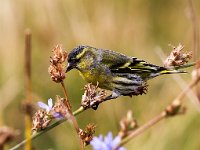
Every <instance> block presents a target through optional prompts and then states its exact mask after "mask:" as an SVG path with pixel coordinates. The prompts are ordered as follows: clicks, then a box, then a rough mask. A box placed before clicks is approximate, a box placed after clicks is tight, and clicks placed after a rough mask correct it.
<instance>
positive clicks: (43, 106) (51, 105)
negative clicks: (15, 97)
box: [38, 98, 53, 113]
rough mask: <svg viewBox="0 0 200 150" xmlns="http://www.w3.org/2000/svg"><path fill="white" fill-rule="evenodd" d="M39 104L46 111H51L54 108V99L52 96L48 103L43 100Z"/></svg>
mask: <svg viewBox="0 0 200 150" xmlns="http://www.w3.org/2000/svg"><path fill="white" fill-rule="evenodd" d="M38 106H39V107H40V108H43V109H45V110H46V112H47V113H48V112H50V110H51V109H52V108H53V100H52V99H51V98H49V99H48V105H47V104H45V103H43V102H38Z"/></svg>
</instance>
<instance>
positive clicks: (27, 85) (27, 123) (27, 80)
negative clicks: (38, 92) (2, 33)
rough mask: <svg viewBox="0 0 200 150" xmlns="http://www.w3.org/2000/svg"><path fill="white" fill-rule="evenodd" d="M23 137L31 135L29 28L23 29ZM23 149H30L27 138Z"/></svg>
mask: <svg viewBox="0 0 200 150" xmlns="http://www.w3.org/2000/svg"><path fill="white" fill-rule="evenodd" d="M25 90H26V99H25V104H24V106H25V119H24V120H25V138H26V139H28V138H30V137H31V122H32V117H31V110H29V109H31V108H30V107H29V106H28V105H30V104H31V101H32V90H31V32H30V30H29V29H27V30H26V31H25ZM25 150H31V141H30V140H29V141H28V142H27V143H26V145H25Z"/></svg>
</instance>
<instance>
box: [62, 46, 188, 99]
mask: <svg viewBox="0 0 200 150" xmlns="http://www.w3.org/2000/svg"><path fill="white" fill-rule="evenodd" d="M67 63H68V65H67V69H66V72H69V71H70V70H72V69H77V70H78V71H79V72H80V75H81V76H82V77H83V79H85V81H87V82H88V83H92V84H93V85H96V84H97V83H98V86H99V87H100V88H102V89H105V90H109V91H111V92H112V93H111V95H109V96H107V97H106V98H105V100H110V99H116V98H118V97H119V96H134V95H136V96H137V95H142V94H146V90H147V81H148V80H149V79H152V78H154V77H157V76H160V75H163V74H174V73H185V71H182V70H175V69H169V68H166V67H162V66H157V65H154V64H151V63H147V62H146V61H144V60H141V59H138V58H136V57H130V56H126V55H124V54H121V53H119V52H115V51H112V50H105V49H101V48H95V47H92V46H87V45H79V46H77V47H75V48H74V49H72V51H71V52H70V53H69V54H68V58H67Z"/></svg>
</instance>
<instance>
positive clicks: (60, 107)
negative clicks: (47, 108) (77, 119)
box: [52, 96, 70, 118]
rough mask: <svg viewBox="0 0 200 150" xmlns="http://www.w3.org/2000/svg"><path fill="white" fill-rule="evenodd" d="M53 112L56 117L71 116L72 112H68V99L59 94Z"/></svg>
mask: <svg viewBox="0 0 200 150" xmlns="http://www.w3.org/2000/svg"><path fill="white" fill-rule="evenodd" d="M52 114H53V115H54V117H55V118H69V117H70V114H69V112H68V108H67V104H66V99H64V98H61V97H59V96H57V100H56V103H55V105H54V106H53V108H52Z"/></svg>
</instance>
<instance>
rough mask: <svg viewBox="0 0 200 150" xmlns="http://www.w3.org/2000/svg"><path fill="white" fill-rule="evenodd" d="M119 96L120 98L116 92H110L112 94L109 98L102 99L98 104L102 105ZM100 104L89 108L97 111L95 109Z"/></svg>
mask: <svg viewBox="0 0 200 150" xmlns="http://www.w3.org/2000/svg"><path fill="white" fill-rule="evenodd" d="M119 96H120V94H119V93H118V92H116V91H112V94H111V95H109V96H107V97H106V98H104V99H103V100H102V101H101V102H100V103H102V102H104V101H107V100H111V99H116V98H117V97H119ZM100 103H98V104H94V105H92V106H91V107H92V109H94V110H97V108H98V106H99V104H100Z"/></svg>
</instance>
